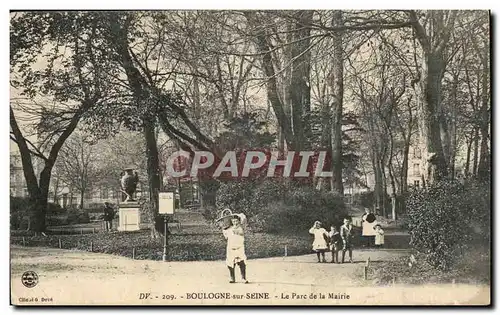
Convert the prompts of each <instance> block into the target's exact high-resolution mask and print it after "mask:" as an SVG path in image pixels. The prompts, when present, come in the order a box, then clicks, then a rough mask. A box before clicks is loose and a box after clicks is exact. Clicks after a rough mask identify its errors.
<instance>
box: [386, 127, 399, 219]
mask: <svg viewBox="0 0 500 315" xmlns="http://www.w3.org/2000/svg"><path fill="white" fill-rule="evenodd" d="M389 136H390V146H389V160H388V161H387V165H388V169H389V181H390V184H391V212H392V219H393V220H396V200H397V198H396V196H397V188H396V180H395V179H394V173H393V170H392V159H393V153H394V137H393V135H392V131H391V129H389Z"/></svg>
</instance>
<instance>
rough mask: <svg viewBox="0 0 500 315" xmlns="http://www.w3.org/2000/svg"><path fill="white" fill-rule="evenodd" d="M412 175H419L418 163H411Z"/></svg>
mask: <svg viewBox="0 0 500 315" xmlns="http://www.w3.org/2000/svg"><path fill="white" fill-rule="evenodd" d="M413 176H420V164H418V163H415V164H413Z"/></svg>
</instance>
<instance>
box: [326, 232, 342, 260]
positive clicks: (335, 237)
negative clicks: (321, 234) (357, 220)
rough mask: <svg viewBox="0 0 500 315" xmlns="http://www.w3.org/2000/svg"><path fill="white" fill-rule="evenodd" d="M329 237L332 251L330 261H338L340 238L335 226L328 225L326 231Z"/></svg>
mask: <svg viewBox="0 0 500 315" xmlns="http://www.w3.org/2000/svg"><path fill="white" fill-rule="evenodd" d="M328 236H329V238H330V250H331V251H332V261H331V262H332V263H334V262H336V263H337V264H338V263H339V250H340V244H341V243H342V238H341V237H340V233H339V231H338V230H337V228H336V227H335V226H333V225H332V226H331V227H330V232H329V233H328Z"/></svg>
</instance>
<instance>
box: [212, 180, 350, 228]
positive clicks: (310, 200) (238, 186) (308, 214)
mask: <svg viewBox="0 0 500 315" xmlns="http://www.w3.org/2000/svg"><path fill="white" fill-rule="evenodd" d="M225 207H229V208H230V209H232V210H233V211H235V212H243V213H245V214H246V215H247V217H248V219H249V226H250V227H251V228H252V229H254V230H256V231H263V232H271V233H278V232H301V231H302V232H303V231H307V230H308V229H309V228H310V227H311V226H312V224H313V222H314V221H316V220H321V221H322V222H323V223H324V225H325V226H326V225H329V224H332V223H333V224H336V225H340V222H341V220H342V218H343V217H344V216H345V215H346V210H345V205H344V201H343V198H342V197H341V196H338V195H335V194H333V193H331V192H324V191H318V190H316V189H314V187H312V186H310V185H300V184H296V183H287V182H283V181H272V180H267V181H263V182H251V181H249V182H237V183H228V184H223V185H221V188H220V190H219V193H218V195H217V209H218V210H219V211H220V210H221V209H223V208H225ZM212 215H213V214H212Z"/></svg>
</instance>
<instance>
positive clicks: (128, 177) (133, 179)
mask: <svg viewBox="0 0 500 315" xmlns="http://www.w3.org/2000/svg"><path fill="white" fill-rule="evenodd" d="M124 171H125V175H123V176H122V178H121V181H120V183H121V190H122V192H123V193H125V194H126V195H127V198H126V199H125V202H129V201H135V200H134V198H133V195H134V193H135V190H136V189H137V183H138V182H139V175H138V174H137V171H133V169H132V168H126V169H125V170H124Z"/></svg>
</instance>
